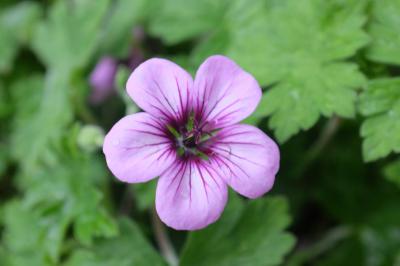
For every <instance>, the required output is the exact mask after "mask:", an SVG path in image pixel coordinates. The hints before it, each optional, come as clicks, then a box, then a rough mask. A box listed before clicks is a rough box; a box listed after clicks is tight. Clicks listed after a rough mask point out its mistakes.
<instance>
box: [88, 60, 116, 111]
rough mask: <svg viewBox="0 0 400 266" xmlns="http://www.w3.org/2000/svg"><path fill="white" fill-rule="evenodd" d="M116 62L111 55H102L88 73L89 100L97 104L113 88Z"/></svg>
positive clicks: (105, 97) (110, 92)
mask: <svg viewBox="0 0 400 266" xmlns="http://www.w3.org/2000/svg"><path fill="white" fill-rule="evenodd" d="M117 65H118V62H117V61H116V60H115V59H114V58H112V57H108V56H107V57H103V58H101V59H100V61H99V62H98V63H97V65H96V67H95V68H94V69H93V71H92V73H91V74H90V78H89V82H90V85H91V86H92V91H91V94H90V98H89V100H90V102H91V103H93V104H99V103H101V102H103V101H104V100H105V99H107V98H108V97H109V96H110V95H111V94H112V93H113V90H114V81H115V74H116V72H117Z"/></svg>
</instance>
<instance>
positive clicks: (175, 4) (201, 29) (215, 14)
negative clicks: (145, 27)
mask: <svg viewBox="0 0 400 266" xmlns="http://www.w3.org/2000/svg"><path fill="white" fill-rule="evenodd" d="M228 3H229V1H226V0H222V1H214V0H203V1H196V0H189V1H187V0H168V1H159V2H158V4H159V7H158V8H157V10H155V11H154V13H153V16H154V18H152V19H151V20H150V25H149V31H150V34H153V35H156V36H160V37H161V38H162V39H163V40H164V41H165V42H166V43H167V44H176V43H178V42H181V41H184V40H187V39H190V38H193V37H196V36H197V35H199V34H201V33H205V32H207V31H208V30H212V29H213V28H214V27H215V25H216V24H217V23H218V22H219V21H220V20H221V14H224V9H225V8H226V6H227V4H228ZM188 22H190V23H188Z"/></svg>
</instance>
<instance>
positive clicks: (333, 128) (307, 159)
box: [295, 116, 341, 178]
mask: <svg viewBox="0 0 400 266" xmlns="http://www.w3.org/2000/svg"><path fill="white" fill-rule="evenodd" d="M340 123H341V119H340V118H339V117H337V116H333V117H331V118H330V119H329V120H328V122H327V123H326V124H325V126H324V128H323V129H322V131H321V134H320V135H319V137H318V139H317V140H316V141H315V142H314V144H313V145H312V146H311V148H310V149H309V150H308V151H307V153H306V154H305V156H304V159H303V163H302V164H300V165H299V167H298V169H297V171H296V172H295V173H296V177H298V178H299V177H302V176H303V175H304V173H305V171H306V170H307V168H308V167H309V166H310V165H311V164H312V163H313V162H314V161H315V159H317V158H318V156H319V155H320V154H321V152H322V151H323V150H324V148H325V147H326V146H327V145H328V143H329V142H330V141H331V140H332V138H333V137H334V135H335V134H336V132H337V130H338V129H339V126H340Z"/></svg>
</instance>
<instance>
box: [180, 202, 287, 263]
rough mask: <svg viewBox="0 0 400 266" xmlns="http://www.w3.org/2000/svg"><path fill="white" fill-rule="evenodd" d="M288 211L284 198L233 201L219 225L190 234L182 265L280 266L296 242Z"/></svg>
mask: <svg viewBox="0 0 400 266" xmlns="http://www.w3.org/2000/svg"><path fill="white" fill-rule="evenodd" d="M287 208H288V206H287V202H286V201H285V199H284V198H282V197H269V198H266V199H259V200H254V201H251V202H248V203H246V204H245V205H243V204H242V203H241V202H240V201H238V199H232V200H231V201H230V203H229V205H228V207H227V209H226V210H225V212H224V214H223V216H222V218H221V219H220V220H219V221H218V222H216V223H215V224H213V225H211V226H209V227H208V228H206V229H204V230H202V231H198V232H192V233H191V234H190V236H189V239H188V242H187V245H186V247H185V248H184V250H183V253H182V258H181V264H180V265H191V266H196V265H221V266H222V265H229V266H232V265H241V266H242V265H252V266H253V265H254V266H256V265H279V264H280V263H282V261H283V257H284V255H285V254H287V253H288V252H289V251H290V249H291V248H292V247H293V245H294V242H295V241H294V237H293V236H292V235H291V234H289V233H287V232H285V228H286V227H287V226H288V224H289V220H290V219H289V215H288V210H287Z"/></svg>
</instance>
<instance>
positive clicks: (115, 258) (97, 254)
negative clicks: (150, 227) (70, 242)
mask: <svg viewBox="0 0 400 266" xmlns="http://www.w3.org/2000/svg"><path fill="white" fill-rule="evenodd" d="M119 226H120V236H119V237H116V238H111V239H108V240H103V241H99V242H97V243H96V244H95V245H94V246H93V248H91V249H89V250H83V249H82V250H77V251H76V252H75V253H74V254H73V255H72V256H71V258H70V259H69V260H68V261H67V262H66V263H65V264H64V265H65V266H81V265H85V266H116V265H118V266H131V265H137V266H141V265H143V266H144V265H154V266H157V265H165V263H164V262H163V260H162V258H161V257H160V255H159V254H157V253H156V252H155V250H154V249H153V248H152V247H151V245H150V244H149V243H148V242H147V240H146V239H145V238H144V236H143V235H142V233H141V231H140V229H139V227H138V226H137V225H136V224H135V223H133V222H132V221H130V220H128V219H126V218H123V219H121V220H120V221H119Z"/></svg>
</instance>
